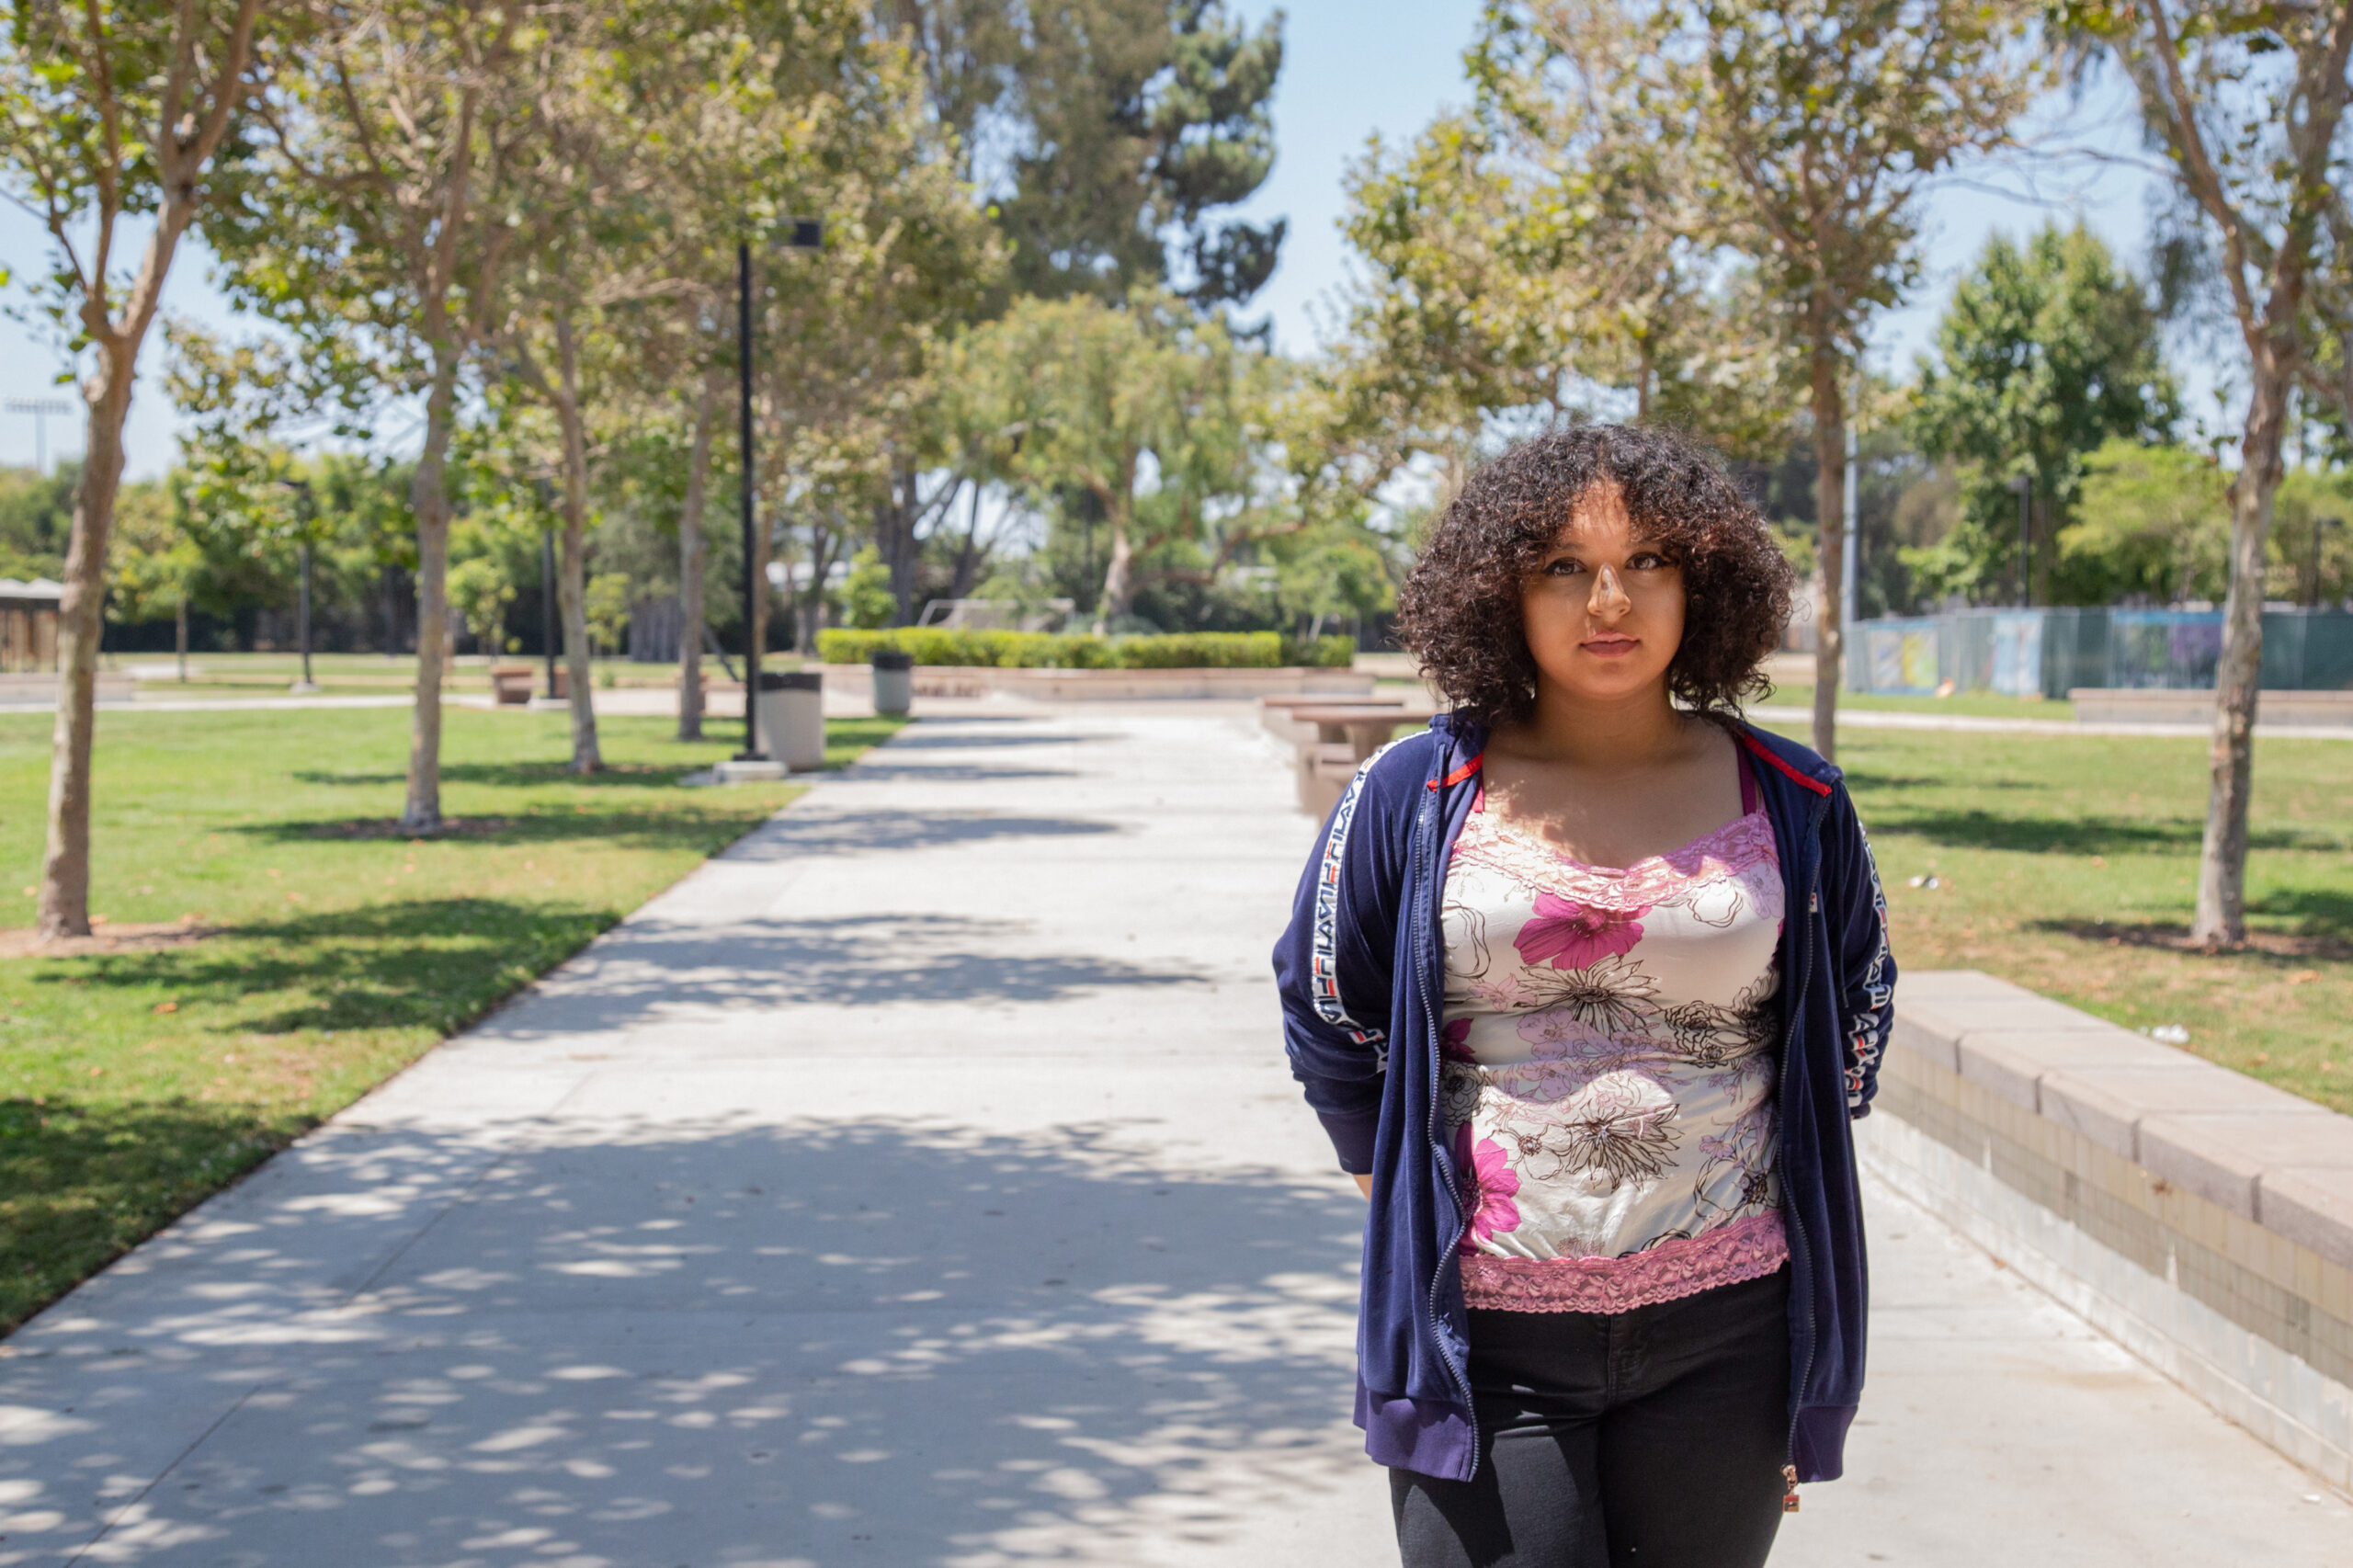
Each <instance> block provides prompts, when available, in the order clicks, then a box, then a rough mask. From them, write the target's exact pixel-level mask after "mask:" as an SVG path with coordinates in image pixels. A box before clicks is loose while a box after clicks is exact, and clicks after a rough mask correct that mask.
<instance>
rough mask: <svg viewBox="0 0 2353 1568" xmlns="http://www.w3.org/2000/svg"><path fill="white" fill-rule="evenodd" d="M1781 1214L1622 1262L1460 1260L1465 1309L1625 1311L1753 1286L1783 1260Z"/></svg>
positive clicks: (1785, 1242) (1483, 1256) (1771, 1212)
mask: <svg viewBox="0 0 2353 1568" xmlns="http://www.w3.org/2000/svg"><path fill="white" fill-rule="evenodd" d="M1789 1256H1790V1243H1789V1237H1788V1235H1787V1233H1785V1232H1784V1231H1783V1230H1782V1228H1781V1211H1780V1210H1778V1209H1768V1210H1766V1211H1765V1212H1764V1213H1762V1214H1751V1215H1750V1216H1748V1218H1746V1219H1745V1220H1735V1221H1733V1222H1732V1223H1731V1224H1729V1225H1725V1226H1723V1227H1722V1228H1721V1229H1719V1230H1713V1231H1709V1232H1707V1233H1704V1234H1702V1235H1697V1236H1684V1237H1679V1238H1677V1239H1676V1240H1674V1241H1668V1242H1661V1243H1660V1244H1658V1245H1656V1246H1654V1247H1651V1248H1648V1249H1647V1250H1645V1251H1643V1252H1638V1253H1633V1254H1631V1255H1629V1256H1625V1257H1496V1256H1493V1255H1491V1254H1488V1253H1465V1254H1463V1255H1462V1299H1463V1301H1464V1304H1465V1305H1468V1306H1473V1307H1479V1308H1482V1309H1484V1310H1486V1311H1489V1312H1631V1311H1633V1310H1634V1309H1635V1308H1636V1307H1649V1306H1655V1305H1657V1304H1658V1303H1659V1302H1661V1301H1674V1300H1676V1299H1677V1297H1681V1296H1692V1295H1697V1294H1698V1293H1699V1292H1700V1291H1702V1290H1713V1289H1714V1288H1715V1287H1717V1286H1719V1285H1736V1284H1738V1283H1740V1281H1742V1280H1744V1279H1757V1278H1763V1277H1764V1276H1766V1275H1768V1274H1770V1273H1772V1272H1773V1270H1775V1269H1777V1268H1779V1267H1781V1265H1782V1264H1784V1263H1786V1262H1788V1261H1789Z"/></svg>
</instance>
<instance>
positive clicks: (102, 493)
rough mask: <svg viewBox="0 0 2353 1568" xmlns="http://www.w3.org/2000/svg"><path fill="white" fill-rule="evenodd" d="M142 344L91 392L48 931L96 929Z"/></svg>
mask: <svg viewBox="0 0 2353 1568" xmlns="http://www.w3.org/2000/svg"><path fill="white" fill-rule="evenodd" d="M137 354H138V346H137V344H136V342H135V341H127V340H125V339H122V338H117V339H115V340H114V341H113V342H112V343H111V344H101V345H100V346H99V348H98V367H97V371H96V372H95V373H94V374H93V375H92V377H91V379H90V381H89V383H88V385H86V386H85V389H84V394H85V397H86V399H87V401H88V406H89V418H88V421H87V426H86V433H85V436H84V437H83V442H84V445H83V451H84V453H85V456H84V458H83V460H82V480H81V483H80V484H79V485H78V486H76V488H75V490H74V525H73V534H72V536H71V542H70V543H69V544H68V545H67V547H66V553H65V592H64V594H63V596H62V597H60V598H59V600H58V605H57V721H56V723H55V726H54V727H53V729H52V730H51V751H50V767H49V843H48V846H47V849H46V850H45V852H44V853H43V855H42V858H41V868H40V908H39V918H40V934H41V936H42V937H45V938H46V937H86V936H88V935H89V934H90V744H91V741H92V739H93V738H94V736H95V734H96V732H97V717H98V716H97V680H98V643H99V641H100V639H101V638H103V637H104V636H105V634H106V615H105V611H106V593H107V587H106V573H107V539H108V535H109V534H110V533H111V532H112V531H113V528H114V503H115V496H116V494H118V493H119V491H120V489H121V488H122V426H123V421H124V419H125V418H127V417H128V416H129V415H130V413H131V386H132V374H133V371H134V369H135V367H136V362H137Z"/></svg>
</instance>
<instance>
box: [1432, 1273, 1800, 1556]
mask: <svg viewBox="0 0 2353 1568" xmlns="http://www.w3.org/2000/svg"><path fill="white" fill-rule="evenodd" d="M1789 1300H1790V1271H1789V1269H1788V1268H1787V1267H1783V1268H1780V1269H1778V1270H1776V1271H1775V1272H1773V1273H1771V1274H1768V1275H1767V1276H1765V1277H1764V1278H1761V1279H1749V1280H1744V1281H1742V1282H1741V1283H1739V1284H1736V1285H1722V1286H1718V1287H1717V1288H1716V1289H1714V1290H1702V1291H1700V1292H1699V1294H1697V1295H1692V1296H1685V1297H1683V1298H1681V1299H1680V1300H1678V1301H1662V1302H1660V1303H1659V1304H1658V1305H1656V1306H1650V1307H1638V1308H1636V1309H1635V1310H1634V1311H1632V1312H1610V1313H1598V1312H1476V1311H1474V1312H1472V1313H1471V1392H1472V1405H1473V1408H1474V1409H1475V1410H1476V1411H1477V1413H1478V1417H1479V1468H1478V1471H1477V1472H1476V1473H1475V1474H1474V1475H1472V1478H1471V1479H1470V1480H1469V1481H1434V1480H1432V1479H1431V1478H1430V1477H1428V1476H1427V1475H1417V1474H1415V1472H1414V1471H1405V1470H1392V1471H1390V1472H1389V1496H1390V1503H1391V1507H1392V1511H1393V1512H1394V1513H1395V1515H1396V1519H1397V1547H1398V1552H1399V1554H1400V1555H1401V1556H1402V1557H1403V1558H1404V1568H1756V1565H1757V1564H1760V1563H1762V1562H1764V1561H1765V1558H1766V1555H1767V1554H1768V1552H1770V1551H1772V1550H1773V1535H1774V1532H1775V1531H1776V1530H1778V1529H1779V1528H1780V1523H1781V1495H1782V1493H1783V1491H1784V1490H1785V1488H1784V1486H1783V1483H1782V1478H1781V1466H1782V1465H1783V1464H1785V1463H1787V1462H1788V1460H1787V1451H1788V1448H1789V1394H1790V1331H1789Z"/></svg>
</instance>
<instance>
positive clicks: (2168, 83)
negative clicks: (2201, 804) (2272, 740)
mask: <svg viewBox="0 0 2353 1568" xmlns="http://www.w3.org/2000/svg"><path fill="white" fill-rule="evenodd" d="M2061 14H2062V16H2063V17H2064V18H2065V19H2066V20H2067V21H2069V22H2071V23H2072V24H2074V25H2075V27H2077V28H2081V29H2082V30H2083V31H2084V32H2086V34H2088V35H2089V36H2091V37H2093V38H2095V39H2097V40H2099V41H2100V42H2101V43H2103V44H2104V45H2105V46H2106V48H2107V51H2108V53H2109V57H2110V58H2112V59H2113V60H2114V61H2115V62H2116V63H2117V65H2118V66H2119V67H2120V69H2121V70H2122V71H2123V73H2124V74H2125V76H2126V77H2127V78H2128V79H2129V80H2130V81H2131V84H2132V85H2133V88H2134V90H2135V92H2136V93H2137V94H2138V96H2139V98H2140V103H2141V112H2142V118H2143V123H2144V125H2145V126H2146V129H2147V132H2148V135H2149V138H2150V140H2151V141H2152V142H2154V143H2155V144H2156V145H2157V146H2158V147H2160V148H2161V149H2163V151H2164V153H2165V157H2166V160H2167V161H2168V162H2169V163H2170V164H2171V165H2172V168H2173V178H2174V185H2175V188H2176V190H2177V193H2178V195H2179V197H2180V199H2181V200H2182V201H2183V202H2184V203H2186V204H2187V205H2188V208H2189V209H2191V210H2194V211H2195V212H2196V213H2197V215H2198V217H2199V219H2200V221H2201V225H2202V233H2201V235H2200V237H2201V238H2202V239H2203V240H2204V241H2205V242H2206V243H2207V244H2209V245H2210V246H2211V251H2212V253H2213V260H2214V263H2215V270H2216V271H2217V272H2218V273H2219V276H2220V283H2221V290H2220V292H2221V294H2222V301H2223V302H2224V304H2225V306H2226V308H2227V309H2228V311H2229V313H2230V318H2231V320H2232V322H2233V323H2234V324H2235V325H2236V326H2237V328H2238V333H2239V338H2240V342H2241V344H2242V346H2243V347H2245V351H2246V364H2245V372H2246V378H2247V382H2246V388H2247V402H2246V415H2245V422H2244V423H2243V425H2242V426H2241V427H2240V432H2239V442H2238V447H2239V451H2238V458H2239V472H2238V478H2237V481H2236V482H2235V483H2234V484H2233V486H2232V491H2231V510H2232V519H2231V579H2230V589H2229V593H2228V595H2227V597H2225V599H2224V602H2223V612H2222V661H2221V664H2220V665H2219V667H2218V670H2217V673H2216V677H2215V684H2214V733H2213V740H2212V743H2211V747H2210V750H2209V754H2208V759H2207V766H2208V772H2209V778H2210V788H2209V790H2208V795H2207V805H2206V832H2205V838H2204V842H2203V844H2202V846H2201V847H2200V851H2199V858H2198V907H2197V913H2196V915H2195V916H2194V917H2193V918H2192V920H2191V922H2190V928H2189V934H2190V937H2191V939H2192V940H2194V941H2198V942H2200V943H2202V944H2204V945H2205V946H2207V947H2208V948H2210V949H2220V948H2235V947H2239V946H2242V945H2243V944H2244V943H2245V940H2246V849H2247V805H2248V793H2249V790H2251V788H2252V786H2253V777H2254V735H2255V710H2256V691H2257V687H2258V685H2259V683H2260V680H2261V677H2262V673H2263V595H2264V576H2265V567H2266V564H2267V546H2268V541H2269V538H2270V533H2271V522H2272V505H2273V499H2274V497H2275V496H2276V494H2278V492H2279V483H2280V478H2281V475H2282V473H2283V472H2285V464H2284V461H2283V457H2282V450H2283V445H2284V437H2285V435H2286V430H2287V423H2288V402H2289V393H2290V390H2291V389H2292V388H2293V387H2294V385H2295V384H2296V382H2297V380H2298V378H2299V377H2300V376H2302V375H2303V374H2304V373H2305V371H2306V369H2307V362H2308V359H2307V355H2308V347H2309V335H2310V329H2311V321H2310V312H2309V306H2310V302H2311V297H2312V294H2313V288H2312V285H2313V279H2314V278H2315V276H2316V275H2319V276H2323V277H2325V276H2326V275H2327V274H2328V273H2329V272H2330V271H2331V270H2333V269H2334V268H2336V267H2353V233H2348V232H2347V228H2346V226H2345V225H2344V224H2343V222H2342V221H2341V216H2339V215H2341V214H2342V212H2343V210H2344V207H2343V203H2344V195H2343V191H2344V187H2345V184H2346V180H2347V174H2348V173H2353V171H2348V170H2347V168H2346V166H2345V160H2346V157H2347V150H2348V149H2347V137H2346V135H2345V119H2346V114H2345V110H2346V105H2347V99H2348V97H2353V80H2348V78H2347V70H2346V67H2347V55H2348V51H2353V0H2321V3H2317V4H2313V5H2309V6H2276V5H2272V4H2268V0H2267V3H2263V4H2253V3H2249V0H2123V3H2121V4H2113V5H2111V4H2107V3H2102V0H2095V3H2089V4H2086V3H2082V0H2068V3H2067V4H2066V5H2065V6H2063V10H2062V12H2061ZM2333 220H2334V221H2333Z"/></svg>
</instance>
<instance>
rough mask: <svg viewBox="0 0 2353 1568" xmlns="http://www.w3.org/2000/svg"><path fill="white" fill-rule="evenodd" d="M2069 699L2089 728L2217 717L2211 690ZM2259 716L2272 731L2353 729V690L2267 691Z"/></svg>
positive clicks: (2102, 690)
mask: <svg viewBox="0 0 2353 1568" xmlns="http://www.w3.org/2000/svg"><path fill="white" fill-rule="evenodd" d="M2067 700H2068V701H2070V702H2072V703H2074V704H2075V721H2076V722H2078V723H2083V724H2133V723H2140V724H2207V723H2211V722H2213V719H2214V694H2213V693H2212V692H2211V691H2141V690H2129V689H2124V688H2120V687H2076V688H2075V690H2073V691H2070V692H2069V693H2068V694H2067ZM2255 712H2256V718H2257V719H2258V720H2260V721H2261V722H2263V723H2264V724H2265V725H2266V726H2267V727H2268V726H2277V725H2293V726H2295V727H2297V728H2300V729H2301V728H2307V727H2309V728H2313V729H2341V728H2347V727H2353V691H2266V692H2263V693H2261V694H2260V695H2259V696H2258V697H2257V698H2256V708H2255Z"/></svg>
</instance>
